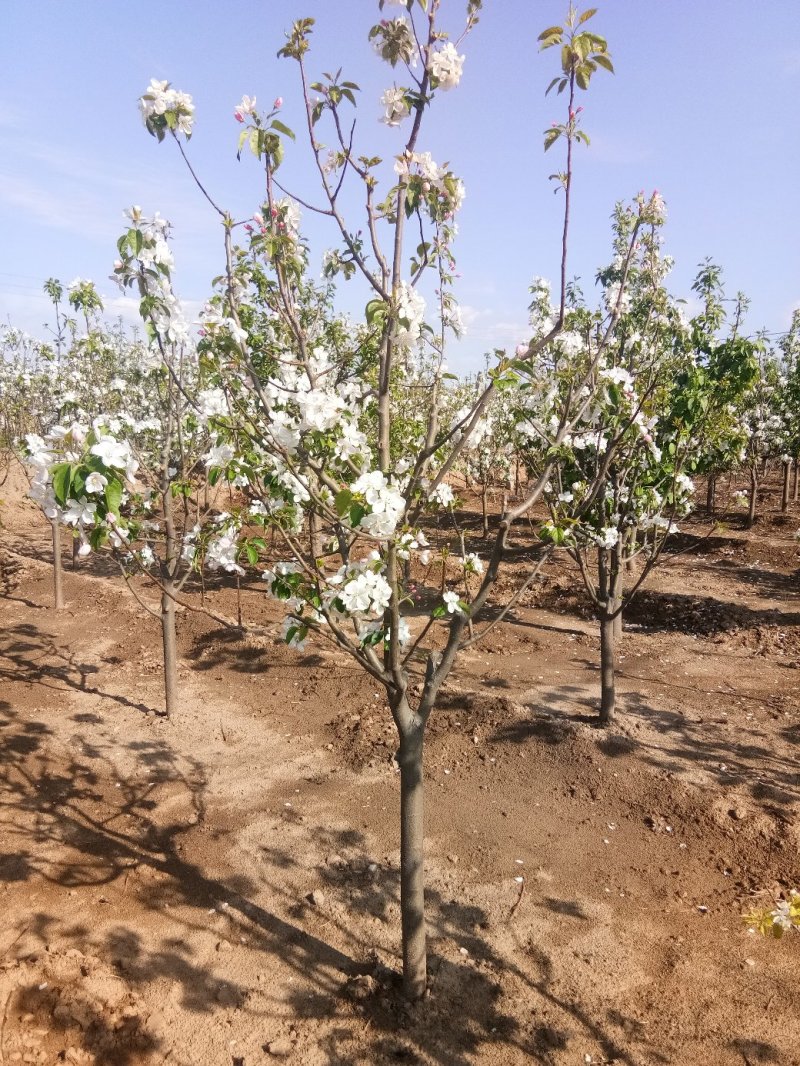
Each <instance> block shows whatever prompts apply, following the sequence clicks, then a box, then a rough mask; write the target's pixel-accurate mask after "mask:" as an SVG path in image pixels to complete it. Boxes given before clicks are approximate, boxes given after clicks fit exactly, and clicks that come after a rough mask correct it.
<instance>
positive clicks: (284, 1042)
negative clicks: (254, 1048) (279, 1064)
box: [264, 1036, 294, 1059]
mask: <svg viewBox="0 0 800 1066" xmlns="http://www.w3.org/2000/svg"><path fill="white" fill-rule="evenodd" d="M264 1050H265V1051H266V1053H267V1054H268V1055H272V1057H273V1058H276V1059H286V1058H288V1057H289V1056H290V1055H291V1053H292V1052H293V1051H294V1044H293V1043H292V1042H291V1040H289V1038H288V1037H286V1036H282V1037H279V1038H278V1039H277V1040H270V1042H269V1043H268V1044H265V1045H264Z"/></svg>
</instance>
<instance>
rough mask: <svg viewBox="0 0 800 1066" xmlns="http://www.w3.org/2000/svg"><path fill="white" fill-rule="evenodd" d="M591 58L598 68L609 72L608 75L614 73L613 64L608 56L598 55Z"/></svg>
mask: <svg viewBox="0 0 800 1066" xmlns="http://www.w3.org/2000/svg"><path fill="white" fill-rule="evenodd" d="M592 58H593V59H594V61H595V63H597V65H598V66H599V67H602V68H603V69H604V70H607V71H609V73H611V74H613V73H614V64H613V63H612V62H611V60H610V59H609V58H608V56H606V55H602V54H601V53H598V54H596V55H594V56H592Z"/></svg>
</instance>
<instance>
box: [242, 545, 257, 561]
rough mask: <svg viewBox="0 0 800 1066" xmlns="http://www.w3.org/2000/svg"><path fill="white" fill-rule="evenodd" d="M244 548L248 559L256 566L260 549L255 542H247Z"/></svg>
mask: <svg viewBox="0 0 800 1066" xmlns="http://www.w3.org/2000/svg"><path fill="white" fill-rule="evenodd" d="M244 550H245V553H246V555H247V561H248V562H249V563H250V565H251V566H255V564H256V563H257V562H258V549H257V548H256V547H255V545H253V544H245V546H244Z"/></svg>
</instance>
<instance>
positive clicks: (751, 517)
mask: <svg viewBox="0 0 800 1066" xmlns="http://www.w3.org/2000/svg"><path fill="white" fill-rule="evenodd" d="M757 494H758V472H757V470H756V464H755V463H753V465H752V466H751V467H750V500H749V506H748V509H747V528H748V529H752V528H753V524H754V523H755V520H756V496H757Z"/></svg>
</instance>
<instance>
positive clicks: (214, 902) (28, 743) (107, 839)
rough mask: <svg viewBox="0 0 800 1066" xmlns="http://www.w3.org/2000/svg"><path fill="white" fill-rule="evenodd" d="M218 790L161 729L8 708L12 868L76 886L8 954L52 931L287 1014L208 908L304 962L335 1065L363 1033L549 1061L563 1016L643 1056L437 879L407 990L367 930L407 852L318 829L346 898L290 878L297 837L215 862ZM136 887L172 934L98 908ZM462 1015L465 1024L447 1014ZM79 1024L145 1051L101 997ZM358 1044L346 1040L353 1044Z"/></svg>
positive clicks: (326, 869)
mask: <svg viewBox="0 0 800 1066" xmlns="http://www.w3.org/2000/svg"><path fill="white" fill-rule="evenodd" d="M84 724H86V725H91V723H84ZM120 748H121V749H122V755H123V756H124V759H125V764H126V772H125V774H124V775H123V774H122V773H121V772H120V770H119V768H118V759H119V757H120ZM206 792H207V782H206V779H205V774H204V769H203V767H202V766H201V765H200V764H199V763H198V762H196V761H195V760H193V759H191V758H187V757H185V756H179V755H177V754H176V753H175V752H174V750H173V749H172V748H171V747H170V746H169V745H168V744H167V743H165V742H164V741H162V740H159V739H154V740H141V741H133V742H131V741H129V742H125V741H122V742H119V741H116V742H114V741H110V740H109V741H104V740H103V739H102V738H94V740H93V739H92V738H91V735H88V736H85V737H84V739H83V742H82V745H81V747H80V751H79V753H77V754H76V752H75V750H74V748H73V747H70V749H68V750H57V749H56V741H55V738H54V737H53V735H52V733H51V731H50V729H49V727H48V726H47V725H46V723H45V722H42V721H35V720H30V719H29V718H23V717H22V716H21V715H18V714H16V713H15V712H14V711H13V710H12V709H11V708H10V707H4V708H3V716H2V732H1V733H0V826H1V827H2V831H3V834H4V838H5V839H7V840H9V841H13V844H14V847H13V858H14V861H13V862H0V881H5V882H6V883H7V884H8V885H9V886H11V885H12V884H16V885H17V886H18V885H19V884H20V883H21V882H22V883H29V884H30V885H31V886H32V888H33V887H34V886H35V885H36V884H37V883H39V882H42V881H43V882H46V883H47V884H49V885H50V886H51V888H52V889H54V890H59V889H60V890H63V891H64V894H65V900H64V903H65V906H64V907H59V908H58V909H57V910H52V911H51V910H49V909H47V908H43V909H40V910H32V911H31V912H29V913H28V914H27V915H26V916H25V918H24V919H21V920H20V921H19V922H18V923H17V924H16V925H15V926H14V927H13V928H7V929H6V930H5V931H4V932H5V934H6V936H7V937H8V938H9V939H10V941H11V943H10V945H9V944H8V943H6V944H5V945H4V947H5V949H6V953H7V955H8V954H9V952H10V953H11V956H12V957H14V958H16V959H17V960H19V964H20V965H28V961H27V960H30V959H32V958H37V957H39V958H44V956H42V955H41V949H42V947H43V946H44V945H49V947H48V950H47V957H48V958H49V957H50V955H53V953H54V952H55V953H57V951H58V950H59V949H58V947H57V945H64V947H65V949H66V948H73V949H75V950H77V951H78V952H81V953H87V954H89V955H90V956H91V957H95V956H97V957H99V958H100V959H102V960H103V962H104V964H107V965H109V966H111V967H113V972H114V973H115V974H116V975H118V977H119V978H120V979H121V980H122V981H123V982H124V983H125V985H126V987H127V988H129V989H131V990H133V992H136V991H137V990H138V991H141V990H143V989H144V988H145V987H150V986H152V985H153V983H154V982H159V981H168V982H169V983H170V985H171V986H172V987H173V988H175V989H177V990H178V991H179V995H180V1004H181V1006H182V1007H183V1008H184V1009H185V1010H187V1011H189V1012H192V1013H197V1014H207V1015H210V1014H211V1013H212V1012H215V1011H219V1010H220V1009H233V1010H236V1011H238V1012H240V1013H241V1014H242V1016H243V1018H245V1017H246V1018H247V1019H248V1021H247V1023H246V1024H247V1025H248V1026H251V1027H252V1026H253V1025H259V1026H261V1025H273V1026H274V1025H278V1024H280V1019H285V1017H286V1015H285V1011H284V1012H282V1011H281V1010H279V1009H278V1003H279V1001H280V1003H281V1004H283V1005H285V1002H286V1000H285V995H284V996H283V998H281V997H280V995H279V991H280V990H277V989H276V990H275V991H273V990H272V989H270V988H269V987H268V986H267V987H266V988H259V989H254V988H252V987H247V986H246V985H245V984H244V983H242V982H241V981H237V980H226V979H223V978H221V977H220V976H219V975H218V972H217V968H216V966H215V964H214V962H213V961H212V962H209V959H208V958H207V957H206V956H200V955H198V954H197V949H196V947H193V946H192V943H193V941H192V936H190V935H189V934H191V933H205V934H209V931H210V930H209V926H210V923H211V922H214V923H215V925H214V926H213V927H212V930H211V932H212V935H215V934H217V933H218V935H219V937H220V940H221V941H227V942H228V943H229V944H230V945H231V946H232V947H233V948H238V947H239V946H240V943H241V942H242V940H246V942H247V947H248V949H250V950H253V951H256V952H259V953H262V954H263V955H264V957H265V961H266V960H268V959H269V958H275V959H280V965H281V966H284V967H287V968H288V969H289V971H290V972H292V971H293V972H294V973H295V974H296V975H297V977H298V978H300V979H301V980H299V981H298V982H297V985H290V986H288V994H289V997H290V999H289V1002H290V1004H291V1007H292V1011H293V1015H294V1017H295V1018H296V1019H297V1020H298V1021H301V1020H302V1019H303V1018H317V1019H320V1020H321V1026H322V1032H321V1038H320V1043H319V1045H318V1046H319V1048H320V1049H321V1051H322V1052H323V1054H325V1055H327V1057H328V1061H329V1062H330V1063H331V1064H334V1063H341V1062H342V1061H352V1062H355V1061H358V1059H357V1058H355V1057H354V1056H353V1055H352V1049H353V1047H354V1046H358V1047H360V1048H362V1049H363V1050H364V1053H365V1058H364V1060H363V1061H364V1062H380V1061H387V1062H390V1061H411V1062H413V1061H417V1060H418V1059H421V1058H424V1059H425V1061H428V1062H433V1063H436V1064H439V1066H471V1064H472V1063H473V1062H474V1061H475V1056H476V1055H477V1056H480V1055H481V1053H482V1052H483V1051H486V1052H487V1053H488V1052H489V1050H490V1049H491V1051H492V1053H493V1054H495V1055H496V1056H497V1055H500V1056H502V1055H504V1054H514V1055H515V1056H520V1055H522V1056H531V1057H533V1058H534V1060H535V1061H540V1062H543V1063H549V1062H551V1061H552V1055H553V1054H554V1053H555V1050H556V1049H557V1048H558V1047H560V1046H562V1044H563V1043H564V1042H565V1041H567V1040H568V1033H567V1031H568V1030H569V1031H570V1032H572V1031H574V1030H576V1029H577V1030H579V1031H580V1032H581V1033H583V1034H584V1035H585V1036H586V1037H591V1038H592V1039H593V1040H596V1041H597V1042H598V1043H599V1045H600V1046H601V1048H603V1050H604V1052H605V1053H606V1054H607V1056H608V1057H611V1056H612V1055H613V1056H616V1058H617V1061H619V1062H621V1063H626V1062H630V1063H632V1062H633V1059H631V1058H630V1057H629V1056H628V1055H627V1053H626V1052H625V1051H624V1050H623V1049H622V1047H621V1046H620V1044H619V1042H618V1041H617V1040H616V1038H615V1037H614V1035H613V1033H612V1032H611V1031H610V1030H609V1031H608V1032H607V1031H606V1029H605V1027H604V1026H603V1024H601V1023H600V1022H599V1021H598V1020H597V1019H596V1018H594V1017H593V1016H592V1014H591V1012H590V1011H588V1010H587V1009H586V1008H585V1007H583V1006H582V1005H581V1004H580V1003H579V1002H577V1001H573V1000H571V999H569V998H565V997H563V996H559V995H558V994H557V993H556V991H555V989H554V988H553V987H552V984H553V981H552V974H551V971H550V970H548V965H549V962H548V960H547V958H546V956H544V955H543V954H540V955H538V956H537V957H536V959H535V960H534V964H530V963H529V962H528V961H527V956H526V961H524V962H523V961H520V960H516V961H515V959H514V958H510V957H508V956H506V955H505V954H501V953H500V952H498V950H497V949H496V948H495V947H494V946H493V944H492V942H491V934H487V932H486V930H487V923H488V918H487V915H486V913H485V912H484V910H483V909H482V908H481V907H478V906H474V905H472V904H469V903H464V902H462V901H460V900H458V899H454V898H451V897H449V896H448V895H444V894H443V893H442V892H440V891H437V890H432V891H430V892H429V893H428V910H429V915H430V931H431V953H430V980H431V992H430V995H429V998H428V999H426V1000H425V1002H424V1003H422V1004H419V1005H416V1006H415V1005H409V1004H407V1003H405V1001H404V1000H403V998H402V995H401V992H400V979H399V974H398V972H397V969H398V965H397V958H396V957H391V956H390V957H389V958H388V964H387V962H386V961H383V960H381V959H379V958H378V956H377V955H376V954H375V952H374V950H373V948H372V940H371V938H370V936H369V933H368V931H367V930H368V920H372V919H376V920H378V921H380V922H381V923H384V922H388V923H391V924H393V925H395V926H399V921H398V910H399V875H398V871H397V869H396V867H394V866H390V865H388V863H384V864H381V865H377V864H374V863H373V862H371V861H370V857H369V856H368V855H367V854H366V848H365V841H364V838H363V836H362V835H361V834H360V833H359V832H358V831H357V830H347V831H340V830H334V829H331V828H329V827H325V826H324V825H322V826H319V827H317V828H316V830H315V834H316V835H315V839H317V838H318V843H319V845H320V847H321V848H322V850H326V849H330V850H331V851H332V852H333V851H335V852H336V853H337V854H339V855H340V856H342V862H341V863H336V862H328V863H325V864H324V865H321V866H319V867H318V868H317V874H316V876H317V880H318V883H321V884H322V885H323V886H324V888H325V892H326V895H329V898H330V899H331V900H333V901H335V903H336V906H333V907H330V908H328V907H325V906H322V907H319V906H316V905H314V904H311V903H310V902H309V900H308V899H307V898H305V896H304V895H303V894H302V893H300V892H295V891H294V889H293V888H292V887H291V885H292V884H296V883H303V882H305V884H306V885H307V883H308V882H307V879H308V870H307V868H302V867H298V868H297V869H298V876H297V877H296V878H291V877H289V878H287V876H286V872H287V871H289V872H291V871H292V869H293V868H294V867H295V866H296V865H297V861H298V860H297V853H296V851H295V850H287V851H281V849H280V847H274V848H271V849H269V850H267V849H265V851H264V856H263V858H264V861H263V863H259V864H258V866H257V867H255V868H254V869H253V870H252V871H249V872H248V873H247V874H241V873H238V872H234V873H231V874H229V875H227V876H221V877H217V876H212V875H210V874H208V873H207V872H206V871H205V870H204V869H203V867H202V865H201V862H202V856H204V855H205V854H206V853H207V850H208V843H209V841H210V840H214V839H215V838H217V837H221V836H224V834H222V833H221V832H220V831H219V830H216V829H214V827H213V825H212V824H211V823H209V820H208V816H207V809H206V804H207V800H206ZM193 855H199V856H200V857H201V858H199V859H198V860H197V861H195V860H194V859H193V858H192V857H190V856H193ZM6 858H7V859H8V858H9V857H8V856H6ZM279 873H280V875H281V876H277V875H278V874H279ZM287 884H288V886H289V887H287ZM68 893H72V894H73V895H75V894H77V901H73V902H70V901H69V900H68V899H67V898H66V897H67V894H68ZM87 893H88V895H87ZM126 894H128V895H129V896H130V898H131V899H133V898H134V897H135V900H136V905H137V906H138V907H140V908H144V909H145V910H146V911H149V912H151V913H152V914H153V915H157V916H158V919H157V921H158V923H159V924H160V925H161V929H162V933H161V935H160V939H159V938H158V937H153V936H151V937H149V939H148V941H147V942H146V941H145V939H144V937H143V936H142V935H141V933H140V932H139V931H138V930H137V929H136V928H135V927H132V926H130V925H129V924H126V923H125V922H116V923H114V924H113V925H111V927H110V928H108V927H107V924H106V923H105V922H103V921H102V920H98V921H94V920H93V919H92V917H91V914H92V909H93V907H95V906H100V907H101V913H102V905H103V904H104V903H106V904H108V905H109V911H108V913H109V915H113V913H114V910H113V907H114V905H115V904H117V905H118V906H121V905H122V903H123V900H124V898H125V896H126ZM261 898H267V899H269V900H270V901H271V903H270V906H269V908H267V907H265V906H262V905H260V904H259V903H258V902H255V900H256V899H261ZM551 909H554V908H551ZM84 914H85V915H86V917H85V918H84V917H83V915H84ZM209 915H211V916H212V917H209ZM4 939H5V938H4ZM37 948H38V950H37ZM462 949H463V953H462ZM218 950H219V949H218ZM526 950H527V949H526ZM267 965H268V964H267ZM509 975H511V977H512V978H513V982H514V985H515V987H516V988H517V989H518V991H519V994H520V995H521V996H523V998H524V999H525V1000H526V1002H530V1003H532V1004H535V1003H536V1002H537V1001H539V1000H541V999H542V998H544V999H545V1000H547V1001H548V1002H549V1003H550V1004H551V1005H553V1006H557V1007H558V1009H559V1011H560V1012H562V1013H563V1015H564V1019H565V1021H564V1027H563V1030H562V1029H561V1028H559V1027H555V1028H554V1027H551V1026H549V1025H543V1024H534V1023H533V1022H532V1021H531V1017H532V1015H531V1013H530V1010H529V1009H523V1010H520V1008H519V1004H518V1002H517V1001H516V999H515V998H514V997H512V998H511V999H509V998H508V994H507V987H508V985H507V981H508V978H509ZM40 983H41V980H40ZM50 984H51V988H50V992H49V993H48V996H43V995H41V994H39V993H40V992H43V991H44V990H39V991H38V992H37V989H38V985H36V986H34V982H33V981H31V982H28V983H27V984H23V986H21V992H20V994H19V997H18V998H17V999H15V1001H14V1003H13V1005H12V1008H13V1011H12V1012H13V1014H14V1015H15V1016H16V1015H18V1014H20V1013H21V1012H23V1011H25V1010H26V1008H29V1011H28V1012H29V1013H33V1014H35V1015H36V1016H37V1017H39V1016H41V1017H43V1018H44V1017H46V1016H47V1015H48V1012H49V1013H50V1014H52V1013H53V1011H54V1010H55V1009H56V1007H57V1006H58V1004H59V1003H61V1001H62V1000H61V998H60V997H61V996H62V994H63V989H62V988H61V986H57V985H56V984H53V983H50ZM504 989H505V991H504ZM283 991H284V992H285V991H286V989H285V988H284V990H283ZM273 1000H274V1004H273ZM454 1015H457V1016H458V1018H459V1024H458V1026H453V1025H452V1024H450V1022H451V1019H452V1017H453V1016H454ZM51 1023H52V1019H51ZM56 1027H57V1026H56ZM367 1031H368V1034H369V1035H368V1036H365V1033H367ZM71 1038H72V1037H71ZM146 1039H150V1038H148V1037H147V1036H146V1034H144V1033H143V1034H142V1036H141V1040H142V1041H145V1040H146ZM80 1040H81V1041H82V1042H83V1043H82V1046H83V1047H84V1049H85V1050H86V1051H88V1052H91V1053H92V1054H94V1055H95V1056H96V1062H97V1063H98V1066H112V1064H113V1066H125V1064H126V1063H127V1062H128V1061H131V1062H133V1061H135V1057H134V1054H133V1050H130V1054H131V1059H130V1060H129V1059H127V1058H126V1057H125V1055H124V1054H122V1053H121V1052H120V1051H119V1048H118V1047H117V1045H115V1044H113V1042H112V1043H110V1042H109V1041H110V1038H109V1033H108V1031H107V1026H105V1023H104V1017H103V1016H101V1015H100V1014H97V1013H96V1012H95V1013H94V1014H92V1013H91V1012H90V1016H89V1017H88V1020H87V1024H86V1025H85V1027H83V1029H82V1035H80ZM153 1040H154V1041H155V1042H154V1043H153V1044H152V1045H150V1046H153V1047H155V1046H158V1040H159V1038H158V1037H157V1036H156V1037H153ZM134 1046H136V1045H134ZM142 1046H144V1045H142ZM347 1048H349V1049H350V1057H349V1058H343V1057H342V1055H343V1053H344V1050H345V1049H347ZM503 1049H505V1051H504V1050H503ZM162 1050H164V1048H163V1046H162Z"/></svg>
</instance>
